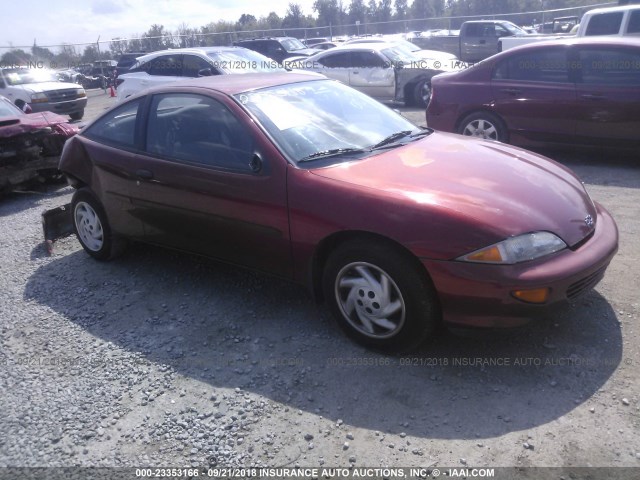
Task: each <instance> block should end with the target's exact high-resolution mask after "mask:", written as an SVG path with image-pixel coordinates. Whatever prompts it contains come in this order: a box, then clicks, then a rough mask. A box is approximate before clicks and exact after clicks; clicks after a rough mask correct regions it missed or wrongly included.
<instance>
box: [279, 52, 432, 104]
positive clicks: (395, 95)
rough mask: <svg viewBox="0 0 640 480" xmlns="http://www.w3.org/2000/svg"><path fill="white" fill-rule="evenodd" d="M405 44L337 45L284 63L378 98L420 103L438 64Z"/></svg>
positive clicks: (428, 94)
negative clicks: (428, 60)
mask: <svg viewBox="0 0 640 480" xmlns="http://www.w3.org/2000/svg"><path fill="white" fill-rule="evenodd" d="M427 65H428V62H425V61H424V60H423V59H421V58H420V57H416V56H415V55H413V54H412V53H411V52H410V51H408V50H407V49H406V48H405V47H400V46H398V45H395V44H394V43H357V44H351V45H340V46H337V47H335V48H331V49H329V50H326V51H324V52H321V53H317V54H315V55H312V56H310V57H304V58H297V59H295V60H289V61H285V66H286V67H288V68H295V69H300V70H306V71H311V72H316V73H321V74H323V75H325V76H326V77H328V78H333V79H335V80H338V81H340V82H342V83H344V84H345V85H349V86H350V87H352V88H355V89H356V90H359V91H361V92H362V93H366V94H367V95H369V96H371V97H373V98H375V99H376V100H380V101H398V102H404V103H405V104H407V105H412V104H413V105H417V106H421V107H424V106H426V105H427V104H428V103H429V100H430V98H431V78H432V77H433V76H434V75H437V74H438V73H442V72H443V71H444V70H443V69H442V68H434V67H433V66H431V68H428V67H427Z"/></svg>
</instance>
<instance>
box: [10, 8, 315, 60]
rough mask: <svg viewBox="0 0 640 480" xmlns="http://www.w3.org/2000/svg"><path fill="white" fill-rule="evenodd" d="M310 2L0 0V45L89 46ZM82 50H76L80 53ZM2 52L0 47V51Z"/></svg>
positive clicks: (309, 10) (306, 11) (279, 10)
mask: <svg viewBox="0 0 640 480" xmlns="http://www.w3.org/2000/svg"><path fill="white" fill-rule="evenodd" d="M313 1H314V0H268V1H264V0H262V1H261V0H173V1H171V0H13V1H7V0H5V1H3V2H2V17H0V47H8V46H15V47H18V46H25V45H26V46H28V47H31V45H33V40H34V39H35V40H36V42H37V44H38V45H40V46H45V45H58V44H61V43H92V42H93V43H95V41H96V40H97V39H98V36H100V40H101V41H103V40H111V39H112V38H115V37H123V38H128V37H130V36H132V35H135V34H142V33H144V32H146V31H147V30H149V27H150V26H151V25H152V24H160V25H164V27H165V28H166V29H168V30H170V31H174V30H176V28H177V27H178V25H180V24H182V23H186V24H187V25H189V26H190V27H200V26H202V25H206V24H207V23H209V22H216V21H218V20H228V21H236V20H238V19H239V18H240V15H242V14H243V13H249V14H251V15H253V16H255V17H256V18H260V17H261V16H267V15H268V14H269V12H272V11H274V12H276V13H277V14H278V15H280V16H281V17H283V16H284V15H285V13H286V11H287V7H288V5H289V3H297V4H299V5H300V6H301V7H302V11H303V13H304V14H305V15H309V14H313V13H314V12H313V8H312V7H313ZM82 48H83V47H79V48H78V50H79V51H82ZM1 51H5V48H0V52H1Z"/></svg>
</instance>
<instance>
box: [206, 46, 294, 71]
mask: <svg viewBox="0 0 640 480" xmlns="http://www.w3.org/2000/svg"><path fill="white" fill-rule="evenodd" d="M207 56H208V57H209V58H210V59H211V60H213V64H214V65H216V66H218V68H220V69H221V70H223V71H224V72H225V73H248V72H284V71H285V69H284V68H282V67H280V66H278V64H277V62H274V61H273V60H271V59H270V58H267V57H264V56H262V55H260V54H259V53H256V52H254V51H253V50H227V51H222V52H209V53H207Z"/></svg>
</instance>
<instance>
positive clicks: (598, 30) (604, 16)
mask: <svg viewBox="0 0 640 480" xmlns="http://www.w3.org/2000/svg"><path fill="white" fill-rule="evenodd" d="M623 14H624V12H613V13H600V14H598V15H594V16H593V17H591V18H590V19H589V25H587V31H586V33H585V35H587V36H591V35H617V33H618V32H619V31H620V24H621V23H622V16H623Z"/></svg>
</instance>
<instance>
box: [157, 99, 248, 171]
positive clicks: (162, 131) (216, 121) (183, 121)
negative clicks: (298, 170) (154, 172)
mask: <svg viewBox="0 0 640 480" xmlns="http://www.w3.org/2000/svg"><path fill="white" fill-rule="evenodd" d="M146 150H147V152H148V153H150V154H152V155H157V156H160V157H163V158H166V159H169V160H174V161H177V162H180V163H190V164H197V165H206V166H210V167H216V168H222V169H226V170H233V171H238V172H247V173H250V172H251V168H250V166H249V165H250V163H251V159H252V156H253V140H252V138H251V135H250V134H249V132H247V130H246V129H245V128H244V127H243V125H242V124H241V123H240V122H239V121H238V119H237V118H236V117H235V116H234V115H233V114H232V113H231V112H230V111H229V109H228V108H227V107H225V106H224V105H223V104H222V103H220V102H218V101H217V100H214V99H212V98H210V97H205V96H202V95H193V94H182V93H168V94H161V95H155V96H154V98H153V101H152V102H151V109H150V111H149V121H148V125H147V146H146Z"/></svg>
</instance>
